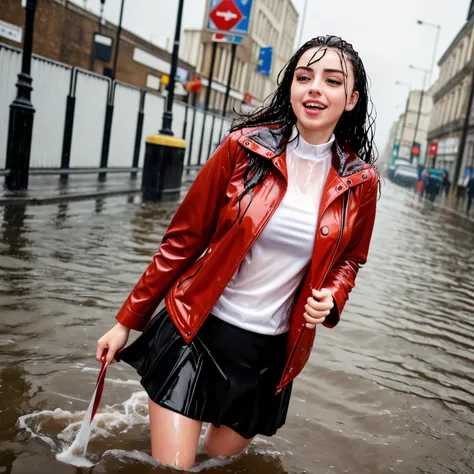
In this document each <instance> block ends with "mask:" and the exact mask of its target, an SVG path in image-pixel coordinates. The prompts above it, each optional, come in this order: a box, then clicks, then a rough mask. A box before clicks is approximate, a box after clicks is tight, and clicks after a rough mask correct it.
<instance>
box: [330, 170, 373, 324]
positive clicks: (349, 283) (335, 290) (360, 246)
mask: <svg viewBox="0 0 474 474" xmlns="http://www.w3.org/2000/svg"><path fill="white" fill-rule="evenodd" d="M378 183H379V179H378V175H377V173H376V171H375V170H374V177H373V178H372V183H371V184H370V187H369V189H368V190H367V194H366V196H365V198H364V199H363V202H362V204H361V205H360V207H359V215H358V216H357V222H356V225H355V226H354V229H353V231H352V234H351V239H350V241H349V243H348V244H347V246H346V248H345V249H344V251H343V253H342V254H341V256H340V257H339V258H338V260H337V261H336V262H335V263H334V265H333V267H332V268H331V270H330V271H329V273H328V275H327V277H326V279H325V280H324V283H323V285H322V287H323V288H328V289H329V290H331V292H332V294H333V297H334V308H333V309H332V310H331V313H330V314H329V315H328V316H327V317H326V320H325V321H324V323H323V325H324V326H326V327H328V328H333V327H334V326H336V324H337V323H338V322H339V320H340V317H341V313H342V310H343V309H344V306H345V304H346V301H347V300H348V299H349V293H350V292H351V290H352V288H354V285H355V278H356V276H357V272H358V271H359V268H361V266H362V265H364V264H365V263H366V261H367V254H368V252H369V246H370V239H371V237H372V230H373V227H374V221H375V211H376V204H377V194H378Z"/></svg>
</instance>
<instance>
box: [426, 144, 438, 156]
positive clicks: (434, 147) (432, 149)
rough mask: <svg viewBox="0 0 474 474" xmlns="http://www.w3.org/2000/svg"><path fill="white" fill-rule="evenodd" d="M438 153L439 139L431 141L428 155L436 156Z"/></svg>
mask: <svg viewBox="0 0 474 474" xmlns="http://www.w3.org/2000/svg"><path fill="white" fill-rule="evenodd" d="M437 153H438V142H437V141H434V142H431V145H430V150H429V152H428V155H430V156H436V154H437Z"/></svg>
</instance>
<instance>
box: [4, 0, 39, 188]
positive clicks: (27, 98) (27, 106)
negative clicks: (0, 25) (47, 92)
mask: <svg viewBox="0 0 474 474" xmlns="http://www.w3.org/2000/svg"><path fill="white" fill-rule="evenodd" d="M25 12H26V15H25V39H24V43H23V57H22V64H21V72H20V73H19V74H18V82H17V84H16V87H17V89H18V92H17V97H16V99H15V100H14V101H13V102H12V103H11V105H10V120H9V122H8V139H7V159H6V168H8V169H9V170H10V172H9V174H8V175H7V176H6V177H5V186H6V188H7V189H9V190H10V191H18V190H20V189H27V188H28V177H29V170H30V153H31V140H32V137H33V119H34V114H35V109H34V107H33V104H32V103H31V91H32V90H33V87H32V86H31V83H32V78H31V53H32V49H33V27H34V23H35V12H36V0H28V1H27V3H26V7H25Z"/></svg>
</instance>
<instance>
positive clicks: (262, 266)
mask: <svg viewBox="0 0 474 474" xmlns="http://www.w3.org/2000/svg"><path fill="white" fill-rule="evenodd" d="M368 105H369V97H368V91H367V77H366V74H365V70H364V67H363V64H362V62H361V60H360V58H359V56H358V54H357V53H356V52H355V51H354V49H353V48H352V46H351V45H350V44H348V43H346V42H345V41H343V40H341V39H340V38H338V37H335V36H327V37H318V38H315V39H313V40H311V41H309V42H307V43H306V44H305V45H304V46H302V47H301V48H300V49H299V51H297V53H296V54H295V55H294V56H293V57H292V58H291V59H290V61H289V62H288V64H287V65H286V68H285V70H284V72H283V77H282V80H281V82H280V83H279V86H278V89H277V90H276V92H275V93H274V94H273V96H272V97H271V98H270V99H269V102H268V104H267V105H264V106H263V107H262V108H260V109H259V110H257V111H256V112H255V113H253V114H252V115H250V116H244V117H243V118H241V119H239V120H237V121H235V122H234V123H233V125H232V128H231V133H230V134H229V135H228V136H227V137H226V138H225V139H224V140H223V142H222V143H221V145H220V146H219V147H218V148H217V150H216V151H215V152H214V154H213V155H212V156H211V158H210V159H209V161H208V162H207V163H206V165H205V166H204V167H203V169H202V171H201V172H200V174H199V176H198V177H197V178H196V180H195V182H194V183H193V185H192V187H191V188H190V190H189V192H188V194H187V195H186V197H185V199H184V201H183V202H182V204H181V206H180V207H179V209H178V210H177V212H176V215H175V216H174V218H173V219H172V221H171V223H170V226H169V228H168V230H167V231H166V233H165V235H164V237H163V240H162V243H161V245H160V248H159V252H158V253H157V254H156V255H155V256H154V257H153V261H152V262H151V264H150V265H149V266H148V268H147V269H146V271H145V273H144V274H143V276H142V277H141V279H140V280H139V282H138V283H137V285H136V286H135V288H134V289H133V291H132V292H131V294H130V296H129V297H128V299H127V300H126V302H125V304H124V305H123V307H122V309H121V310H120V311H119V313H118V315H117V320H118V324H117V325H116V326H115V327H114V328H112V329H111V330H110V331H109V332H108V333H106V334H105V335H104V336H103V337H102V338H101V339H100V340H99V344H98V349H97V358H98V360H100V358H101V355H102V354H103V351H105V350H107V361H108V362H111V361H113V359H114V358H115V359H116V360H119V359H121V360H125V361H126V362H128V363H129V364H131V365H133V366H134V367H135V368H136V369H137V371H138V373H139V374H140V375H141V377H142V380H141V382H142V385H143V386H144V387H145V389H146V391H147V393H148V395H149V397H150V398H149V410H150V429H151V442H152V456H153V457H155V458H156V459H158V460H159V461H161V462H163V463H165V464H169V465H174V466H179V467H183V468H189V467H191V466H192V465H193V463H194V460H195V455H196V448H197V444H198V439H199V434H200V431H201V424H202V422H208V423H209V427H208V429H207V432H206V435H205V439H204V450H205V451H206V452H207V453H208V454H209V455H211V456H217V455H221V456H232V455H235V454H237V453H239V452H241V451H242V450H243V449H244V448H245V447H246V446H247V445H248V444H249V443H250V442H251V440H252V438H253V437H254V436H255V435H257V434H263V435H267V436H271V435H273V434H274V433H275V432H276V431H277V429H278V428H280V427H281V426H282V425H283V424H284V422H285V419H286V414H287V409H288V404H289V398H290V392H291V385H292V380H293V379H294V378H295V377H296V375H298V373H299V372H300V371H301V370H302V368H303V366H304V365H305V363H306V361H307V360H308V357H309V354H310V352H311V347H312V344H313V340H314V337H315V328H316V326H317V325H318V324H324V325H325V326H327V327H334V326H335V325H336V324H337V323H338V321H339V318H340V315H341V312H342V310H343V307H344V304H345V302H346V300H347V298H348V294H349V292H350V290H351V289H352V287H353V286H354V279H355V277H356V274H357V271H358V269H359V267H360V265H362V264H363V263H365V261H366V257H367V252H368V248H369V242H370V237H371V233H372V227H373V223H374V217H375V204H376V197H377V191H378V174H377V172H376V170H375V168H373V167H372V166H371V163H372V161H373V155H372V149H373V148H372V147H373V143H372V142H373V134H372V132H373V120H372V119H371V117H370V112H368V110H367V109H368ZM357 155H358V156H357ZM163 298H164V300H165V305H166V309H164V310H162V311H160V312H159V313H158V314H157V315H156V317H155V318H153V319H152V316H153V315H154V314H156V312H157V306H158V305H159V303H160V302H161V301H162V300H163ZM131 329H135V330H138V331H143V330H144V333H143V334H142V335H141V336H140V337H139V338H138V339H137V340H136V341H135V342H134V343H133V344H131V345H130V346H129V347H127V348H126V349H124V350H123V351H121V352H120V354H119V353H118V351H119V350H120V349H121V348H122V347H123V346H124V345H125V343H126V341H127V340H128V334H129V331H130V330H131Z"/></svg>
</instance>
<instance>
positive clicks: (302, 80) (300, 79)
mask: <svg viewBox="0 0 474 474" xmlns="http://www.w3.org/2000/svg"><path fill="white" fill-rule="evenodd" d="M296 80H297V81H298V82H305V81H309V77H307V76H299V77H297V78H296Z"/></svg>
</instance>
